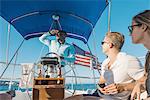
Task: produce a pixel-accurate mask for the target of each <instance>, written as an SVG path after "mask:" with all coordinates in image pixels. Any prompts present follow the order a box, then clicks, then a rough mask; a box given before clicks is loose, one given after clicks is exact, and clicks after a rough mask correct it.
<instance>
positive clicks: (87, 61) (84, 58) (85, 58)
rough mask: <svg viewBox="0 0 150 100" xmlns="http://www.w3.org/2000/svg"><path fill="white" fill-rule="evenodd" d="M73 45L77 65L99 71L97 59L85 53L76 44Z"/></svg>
mask: <svg viewBox="0 0 150 100" xmlns="http://www.w3.org/2000/svg"><path fill="white" fill-rule="evenodd" d="M73 45H74V47H75V51H76V55H75V59H76V60H75V64H77V65H82V66H86V67H90V68H94V69H97V64H96V63H97V62H96V61H97V58H96V57H95V56H94V55H92V54H91V53H90V52H87V51H84V50H83V49H81V48H80V47H78V46H77V45H75V44H73Z"/></svg>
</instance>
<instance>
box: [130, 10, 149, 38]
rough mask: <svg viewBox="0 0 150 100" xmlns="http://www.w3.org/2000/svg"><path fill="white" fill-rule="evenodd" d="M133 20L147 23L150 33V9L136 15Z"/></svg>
mask: <svg viewBox="0 0 150 100" xmlns="http://www.w3.org/2000/svg"><path fill="white" fill-rule="evenodd" d="M132 20H134V21H135V22H136V23H139V24H145V25H146V26H147V31H148V33H149V35H150V10H145V11H143V12H141V13H139V14H137V15H135V16H134V17H133V19H132Z"/></svg>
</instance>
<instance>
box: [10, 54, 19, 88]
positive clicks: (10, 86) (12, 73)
mask: <svg viewBox="0 0 150 100" xmlns="http://www.w3.org/2000/svg"><path fill="white" fill-rule="evenodd" d="M17 57H18V52H17V54H16V58H15V64H14V68H13V73H12V77H11V79H10V83H9V90H11V87H12V80H13V79H14V75H15V68H16V62H17Z"/></svg>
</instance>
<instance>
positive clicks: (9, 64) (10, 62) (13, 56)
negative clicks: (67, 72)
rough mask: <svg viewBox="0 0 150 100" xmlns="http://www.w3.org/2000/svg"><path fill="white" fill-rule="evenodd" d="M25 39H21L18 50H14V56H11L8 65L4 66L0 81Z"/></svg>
mask: <svg viewBox="0 0 150 100" xmlns="http://www.w3.org/2000/svg"><path fill="white" fill-rule="evenodd" d="M24 40H25V39H23V41H22V42H21V44H20V45H19V47H18V49H17V50H16V52H15V53H14V55H13V56H12V58H11V59H10V61H9V63H8V64H7V65H6V67H5V69H4V71H3V73H2V74H1V75H0V79H1V78H2V77H3V75H4V73H5V71H6V70H7V68H8V67H9V65H10V63H11V62H12V60H13V59H14V57H15V55H16V54H17V52H18V51H19V49H20V48H21V46H22V44H23V42H24Z"/></svg>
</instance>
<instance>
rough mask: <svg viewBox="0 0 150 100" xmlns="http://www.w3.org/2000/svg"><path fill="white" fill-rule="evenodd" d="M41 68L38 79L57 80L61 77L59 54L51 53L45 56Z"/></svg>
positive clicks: (42, 58) (41, 61)
mask: <svg viewBox="0 0 150 100" xmlns="http://www.w3.org/2000/svg"><path fill="white" fill-rule="evenodd" d="M39 63H40V64H41V65H42V67H41V66H39V69H38V71H39V72H38V73H39V76H38V77H45V78H57V77H61V76H62V75H61V58H60V56H59V55H58V54H56V53H53V52H50V53H47V54H46V55H45V57H41V60H40V62H39Z"/></svg>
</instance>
